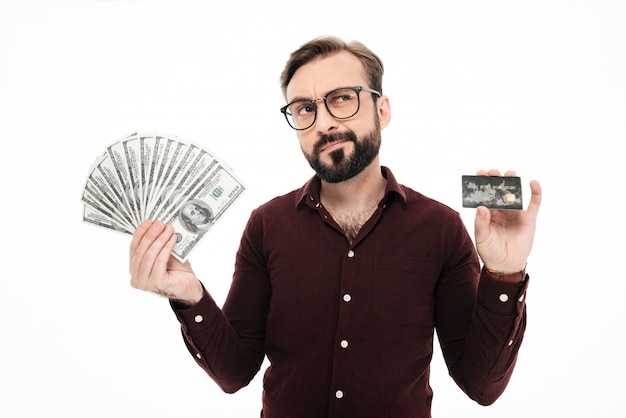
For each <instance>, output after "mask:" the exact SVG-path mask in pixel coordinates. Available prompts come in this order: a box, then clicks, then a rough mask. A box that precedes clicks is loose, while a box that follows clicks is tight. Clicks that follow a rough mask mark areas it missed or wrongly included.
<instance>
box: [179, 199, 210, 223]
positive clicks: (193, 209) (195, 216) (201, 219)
mask: <svg viewBox="0 0 626 418" xmlns="http://www.w3.org/2000/svg"><path fill="white" fill-rule="evenodd" d="M183 215H185V216H186V217H187V219H189V220H190V221H191V222H192V223H194V224H196V225H199V224H203V223H206V221H207V217H206V215H205V213H204V211H202V210H201V209H200V208H199V207H198V206H196V205H195V204H189V205H187V206H185V207H184V208H183Z"/></svg>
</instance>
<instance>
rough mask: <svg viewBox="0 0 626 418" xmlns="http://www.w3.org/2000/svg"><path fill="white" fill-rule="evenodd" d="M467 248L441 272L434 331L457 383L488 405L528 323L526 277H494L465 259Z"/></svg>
mask: <svg viewBox="0 0 626 418" xmlns="http://www.w3.org/2000/svg"><path fill="white" fill-rule="evenodd" d="M461 235H464V234H461ZM468 239H469V237H468V238H463V240H465V244H463V245H462V246H461V248H468V243H467V240H468ZM467 251H468V250H461V251H458V253H459V254H461V256H460V257H459V258H458V259H455V260H454V261H455V262H456V263H457V264H456V265H455V266H454V267H453V268H450V269H449V270H448V271H446V272H444V277H443V278H442V285H441V286H440V288H439V289H438V296H437V303H438V305H439V307H438V309H437V312H438V313H439V314H438V318H437V333H438V337H439V342H440V344H441V348H442V353H443V356H444V359H445V361H446V365H447V367H448V370H449V372H450V375H451V376H452V378H453V379H454V380H455V382H456V383H457V385H458V386H459V387H460V388H461V389H462V390H463V391H464V392H465V393H466V394H467V395H468V396H469V397H470V398H471V399H473V400H475V401H476V402H478V403H479V404H481V405H490V404H492V403H493V402H495V401H496V400H497V399H498V397H499V396H500V395H501V394H502V393H503V392H504V390H505V388H506V386H507V385H508V382H509V380H510V378H511V375H512V374H513V370H514V368H515V363H516V359H517V354H518V351H519V348H520V345H521V343H522V339H523V336H524V331H525V328H526V301H525V295H526V290H527V288H528V283H529V277H528V276H526V280H524V281H523V282H521V283H509V282H503V281H498V280H494V279H492V278H490V277H489V276H487V274H486V272H485V269H484V267H483V268H482V269H479V267H476V262H475V261H474V262H471V263H469V262H468V261H467V260H469V256H468V255H463V254H466V253H467ZM472 251H475V250H474V249H473V245H472ZM469 264H471V265H472V268H469Z"/></svg>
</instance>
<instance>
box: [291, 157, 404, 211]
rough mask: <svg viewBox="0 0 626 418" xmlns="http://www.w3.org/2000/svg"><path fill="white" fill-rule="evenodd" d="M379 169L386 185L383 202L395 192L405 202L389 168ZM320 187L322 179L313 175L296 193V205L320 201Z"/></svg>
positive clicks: (313, 204) (401, 189) (399, 186)
mask: <svg viewBox="0 0 626 418" xmlns="http://www.w3.org/2000/svg"><path fill="white" fill-rule="evenodd" d="M380 171H381V172H382V174H383V177H385V178H386V179H387V187H386V188H385V197H384V198H383V199H384V201H385V202H387V201H388V200H389V198H390V197H391V195H392V194H397V195H399V196H400V198H401V199H402V201H403V202H406V193H405V192H404V189H403V188H402V186H401V185H400V184H399V183H398V182H397V181H396V178H395V177H394V175H393V173H392V172H391V170H390V169H389V168H387V167H385V166H381V167H380ZM321 188H322V180H321V179H320V178H319V177H318V176H317V175H314V176H313V177H311V178H310V179H309V181H307V182H306V184H305V185H304V186H302V188H301V189H300V190H298V193H296V201H295V204H296V207H298V206H300V205H301V204H303V203H304V202H308V203H309V204H311V205H312V206H315V205H316V204H318V202H319V201H320V191H321Z"/></svg>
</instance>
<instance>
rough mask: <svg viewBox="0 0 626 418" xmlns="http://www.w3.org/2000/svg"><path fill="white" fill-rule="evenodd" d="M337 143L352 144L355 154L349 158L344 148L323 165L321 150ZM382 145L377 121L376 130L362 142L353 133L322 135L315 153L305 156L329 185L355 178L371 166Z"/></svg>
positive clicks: (332, 153)
mask: <svg viewBox="0 0 626 418" xmlns="http://www.w3.org/2000/svg"><path fill="white" fill-rule="evenodd" d="M336 141H350V142H352V144H353V146H354V152H353V153H352V155H350V156H347V155H346V152H345V150H344V149H343V148H342V149H338V150H335V151H332V152H331V153H330V154H329V156H330V159H331V163H330V164H326V163H323V162H322V161H321V159H320V150H321V148H322V147H323V146H325V145H326V144H329V143H332V142H336ZM380 144H381V134H380V129H379V124H378V121H377V123H376V126H375V127H374V129H372V130H371V131H370V132H368V133H367V134H365V135H364V136H363V137H362V138H361V139H360V140H359V139H358V138H357V136H356V134H355V133H354V132H353V131H346V132H339V133H334V134H328V135H320V139H319V141H317V143H316V144H315V146H314V147H313V152H312V153H311V154H304V156H305V158H306V159H307V161H308V162H309V165H310V166H311V168H312V169H313V170H315V172H316V173H317V175H318V177H319V178H321V179H322V180H324V181H325V182H327V183H340V182H342V181H346V180H349V179H351V178H353V177H355V176H356V175H357V174H359V173H361V172H362V171H363V170H364V169H365V168H366V167H367V166H369V165H370V164H371V163H372V161H374V159H375V158H376V156H377V155H378V152H379V151H380Z"/></svg>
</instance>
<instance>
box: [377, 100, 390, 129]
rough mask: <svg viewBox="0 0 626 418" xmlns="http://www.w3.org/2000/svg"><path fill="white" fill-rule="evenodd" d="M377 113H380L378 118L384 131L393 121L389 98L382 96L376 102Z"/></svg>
mask: <svg viewBox="0 0 626 418" xmlns="http://www.w3.org/2000/svg"><path fill="white" fill-rule="evenodd" d="M376 111H377V112H378V118H379V120H380V129H381V130H383V129H385V128H386V127H387V125H389V122H390V121H391V105H390V104H389V97H387V96H381V97H379V98H378V100H376Z"/></svg>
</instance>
